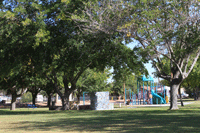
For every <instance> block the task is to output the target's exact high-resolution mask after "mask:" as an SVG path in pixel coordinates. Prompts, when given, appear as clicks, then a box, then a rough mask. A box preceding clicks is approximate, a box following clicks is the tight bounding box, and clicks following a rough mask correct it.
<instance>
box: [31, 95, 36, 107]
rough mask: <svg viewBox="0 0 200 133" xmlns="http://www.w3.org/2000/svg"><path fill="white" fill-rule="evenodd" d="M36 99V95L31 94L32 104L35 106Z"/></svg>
mask: <svg viewBox="0 0 200 133" xmlns="http://www.w3.org/2000/svg"><path fill="white" fill-rule="evenodd" d="M36 97H37V94H34V93H32V104H33V105H35V99H36Z"/></svg>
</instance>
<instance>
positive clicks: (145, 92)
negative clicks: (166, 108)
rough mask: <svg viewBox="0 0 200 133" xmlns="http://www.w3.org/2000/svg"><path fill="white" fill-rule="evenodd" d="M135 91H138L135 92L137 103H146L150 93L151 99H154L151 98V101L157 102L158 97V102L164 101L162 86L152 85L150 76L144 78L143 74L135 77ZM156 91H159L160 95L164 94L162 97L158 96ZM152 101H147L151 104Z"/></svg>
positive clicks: (162, 102)
mask: <svg viewBox="0 0 200 133" xmlns="http://www.w3.org/2000/svg"><path fill="white" fill-rule="evenodd" d="M149 82H150V86H149ZM141 84H142V85H141ZM158 88H159V89H158ZM158 90H159V91H158ZM137 91H138V94H137V100H138V101H137V103H138V105H140V104H142V103H143V104H148V103H149V99H150V95H152V97H153V99H154V100H156V101H153V99H152V103H155V102H156V104H158V99H159V100H160V104H165V103H166V101H165V88H164V86H154V80H153V78H152V77H151V76H149V78H146V77H145V75H143V76H141V77H139V78H138V79H137ZM158 92H159V93H160V95H163V94H164V97H162V96H160V95H159V94H158ZM152 103H149V104H152Z"/></svg>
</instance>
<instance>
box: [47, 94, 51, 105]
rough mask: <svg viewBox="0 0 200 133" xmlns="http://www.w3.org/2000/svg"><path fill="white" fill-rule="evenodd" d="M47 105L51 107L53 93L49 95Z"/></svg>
mask: <svg viewBox="0 0 200 133" xmlns="http://www.w3.org/2000/svg"><path fill="white" fill-rule="evenodd" d="M47 106H48V107H51V95H48V102H47Z"/></svg>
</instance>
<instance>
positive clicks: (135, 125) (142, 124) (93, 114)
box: [13, 109, 200, 132]
mask: <svg viewBox="0 0 200 133" xmlns="http://www.w3.org/2000/svg"><path fill="white" fill-rule="evenodd" d="M41 113H44V112H41ZM50 113H56V115H57V116H58V115H59V113H63V114H64V116H62V118H61V117H59V118H56V119H55V118H52V119H50V120H49V121H44V122H41V121H39V120H38V121H25V122H19V123H13V124H19V125H20V127H18V129H20V130H21V129H23V130H28V131H35V130H38V131H54V130H55V131H64V132H66V131H71V132H75V131H77V132H81V131H86V132H93V131H97V132H99V131H102V132H107V131H115V132H199V131H200V126H199V120H200V115H199V114H200V111H198V110H197V111H196V110H195V111H191V110H190V109H188V110H187V109H185V110H176V111H169V110H155V109H154V110H134V109H132V110H113V111H65V112H50ZM57 113H58V114H57ZM13 130H17V128H15V129H13Z"/></svg>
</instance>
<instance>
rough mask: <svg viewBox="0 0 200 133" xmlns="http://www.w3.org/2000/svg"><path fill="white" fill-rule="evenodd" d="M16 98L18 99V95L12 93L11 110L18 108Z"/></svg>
mask: <svg viewBox="0 0 200 133" xmlns="http://www.w3.org/2000/svg"><path fill="white" fill-rule="evenodd" d="M16 99H17V96H16V95H15V94H12V100H11V106H10V110H15V108H16Z"/></svg>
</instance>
